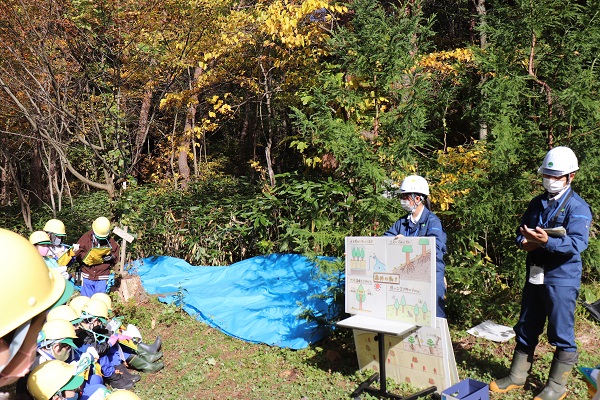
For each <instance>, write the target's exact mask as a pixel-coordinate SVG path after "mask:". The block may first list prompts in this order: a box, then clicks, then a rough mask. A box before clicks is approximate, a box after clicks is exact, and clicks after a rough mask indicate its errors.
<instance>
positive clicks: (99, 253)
mask: <svg viewBox="0 0 600 400" xmlns="http://www.w3.org/2000/svg"><path fill="white" fill-rule="evenodd" d="M111 250H112V249H111V248H110V247H94V248H92V249H90V251H88V253H87V254H86V255H85V257H83V259H82V260H81V262H83V263H84V264H85V265H98V264H103V263H104V260H102V257H104V256H107V255H109V254H110V252H111Z"/></svg>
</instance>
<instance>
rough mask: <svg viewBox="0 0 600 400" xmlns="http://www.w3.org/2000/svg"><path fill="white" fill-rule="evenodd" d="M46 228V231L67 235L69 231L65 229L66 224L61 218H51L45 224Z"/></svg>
mask: <svg viewBox="0 0 600 400" xmlns="http://www.w3.org/2000/svg"><path fill="white" fill-rule="evenodd" d="M44 230H45V231H46V232H51V233H54V234H55V235H66V234H67V231H66V230H65V224H63V222H62V221H61V220H60V219H54V218H53V219H50V220H48V222H46V225H44Z"/></svg>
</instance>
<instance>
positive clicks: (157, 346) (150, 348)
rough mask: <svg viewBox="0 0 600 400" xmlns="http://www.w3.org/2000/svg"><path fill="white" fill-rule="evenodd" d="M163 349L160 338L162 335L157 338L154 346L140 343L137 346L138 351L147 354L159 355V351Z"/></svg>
mask: <svg viewBox="0 0 600 400" xmlns="http://www.w3.org/2000/svg"><path fill="white" fill-rule="evenodd" d="M161 347H162V338H161V337H160V335H158V336H157V337H156V340H155V341H154V343H152V344H147V343H138V344H137V348H138V350H139V349H142V350H143V351H145V352H146V353H158V351H159V350H160V348H161Z"/></svg>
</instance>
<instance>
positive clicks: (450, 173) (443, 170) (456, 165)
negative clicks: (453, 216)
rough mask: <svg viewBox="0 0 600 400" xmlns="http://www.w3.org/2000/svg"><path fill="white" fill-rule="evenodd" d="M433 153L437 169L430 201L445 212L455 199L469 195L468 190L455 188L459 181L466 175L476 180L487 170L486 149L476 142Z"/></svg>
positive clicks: (482, 144)
mask: <svg viewBox="0 0 600 400" xmlns="http://www.w3.org/2000/svg"><path fill="white" fill-rule="evenodd" d="M435 153H436V156H437V163H438V169H437V170H436V171H435V172H434V174H435V177H434V181H435V184H434V185H432V186H434V187H433V188H432V189H431V192H432V201H434V202H435V203H436V204H438V205H439V207H440V208H441V209H442V210H444V211H446V210H449V209H450V206H451V205H452V204H453V203H454V201H455V199H456V198H457V197H462V196H466V195H467V194H468V193H469V188H456V187H457V183H458V182H459V180H460V179H462V177H464V176H466V175H469V177H470V178H471V179H473V178H477V177H479V176H481V175H483V174H484V173H485V171H486V170H487V167H488V160H487V158H486V154H487V149H486V145H485V142H481V141H477V140H476V141H474V142H473V143H471V144H468V145H461V146H456V147H447V148H446V150H437V151H436V152H435Z"/></svg>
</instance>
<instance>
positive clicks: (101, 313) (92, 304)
mask: <svg viewBox="0 0 600 400" xmlns="http://www.w3.org/2000/svg"><path fill="white" fill-rule="evenodd" d="M86 314H87V315H91V316H94V317H97V318H104V319H106V318H108V307H107V306H106V304H105V303H104V302H103V301H102V300H98V299H90V300H89V301H88V302H87V303H85V305H84V306H83V308H82V309H81V315H82V317H85V315H86Z"/></svg>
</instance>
